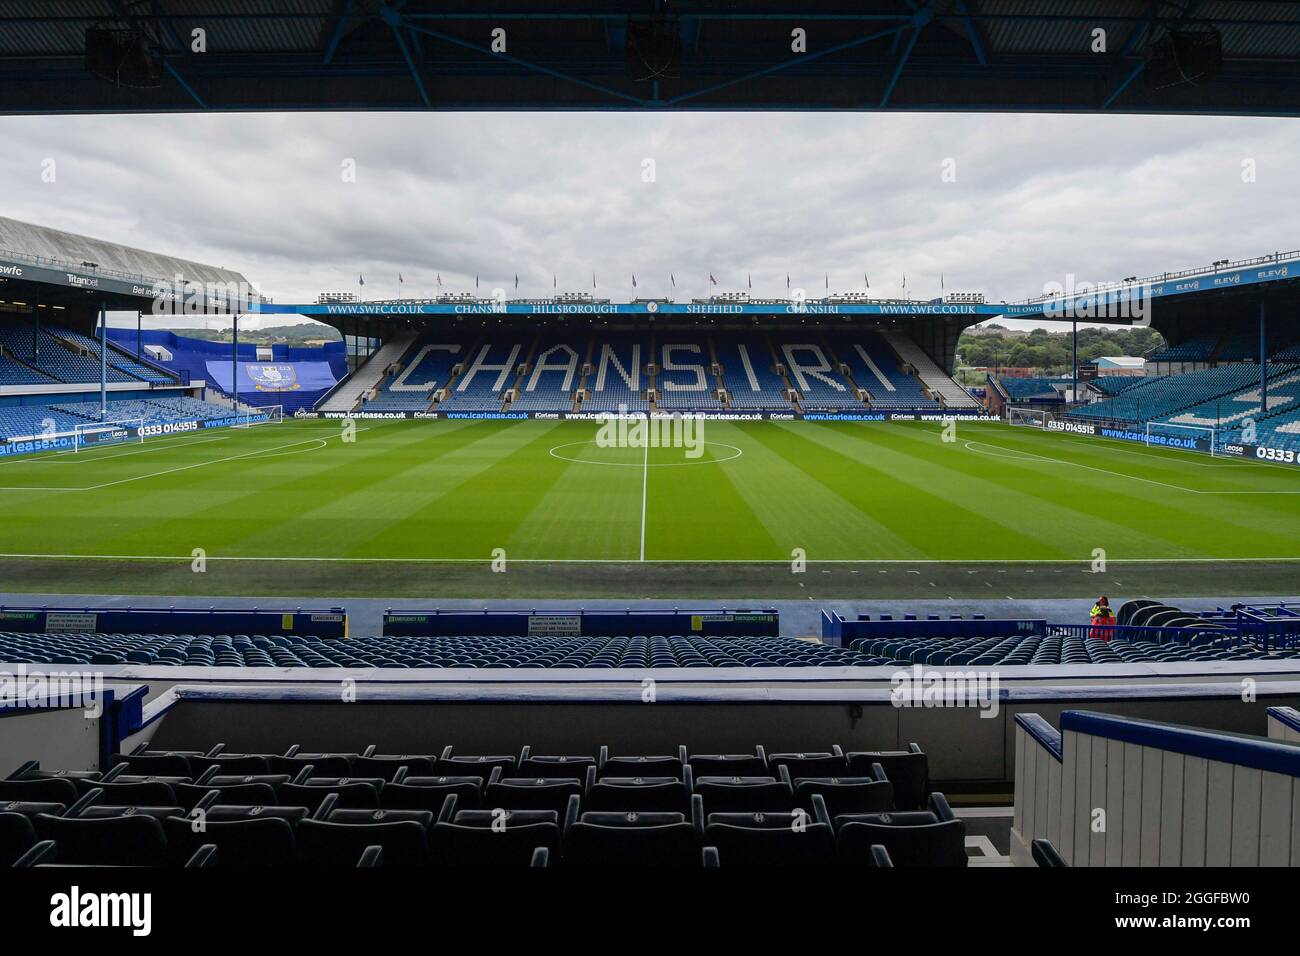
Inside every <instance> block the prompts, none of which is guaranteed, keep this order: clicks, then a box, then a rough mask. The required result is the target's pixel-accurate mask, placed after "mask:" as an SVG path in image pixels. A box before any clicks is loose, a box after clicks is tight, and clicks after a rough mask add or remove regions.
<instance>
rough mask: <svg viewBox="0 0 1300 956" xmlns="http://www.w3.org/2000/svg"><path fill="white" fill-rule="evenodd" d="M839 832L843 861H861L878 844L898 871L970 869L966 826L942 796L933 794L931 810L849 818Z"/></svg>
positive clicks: (839, 820) (837, 822)
mask: <svg viewBox="0 0 1300 956" xmlns="http://www.w3.org/2000/svg"><path fill="white" fill-rule="evenodd" d="M835 830H836V843H837V848H838V853H839V856H840V857H841V859H847V858H853V857H857V858H861V857H863V856H865V855H866V854H867V853H868V852H869V851H870V848H871V847H872V846H874V845H877V844H878V845H880V846H883V847H884V848H885V849H886V850H887V851H888V852H889V857H890V859H891V860H893V862H894V866H896V867H920V866H954V867H962V866H966V865H967V856H966V824H965V822H964V821H962V820H959V819H957V818H956V817H955V816H954V815H953V812H952V810H951V809H950V808H949V807H948V801H947V800H945V799H944V797H943V794H940V793H932V794H930V809H929V810H912V811H900V812H897V813H854V814H845V815H842V816H839V817H836V819H835Z"/></svg>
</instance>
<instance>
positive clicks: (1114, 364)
mask: <svg viewBox="0 0 1300 956" xmlns="http://www.w3.org/2000/svg"><path fill="white" fill-rule="evenodd" d="M1096 365H1097V374H1098V375H1145V374H1146V373H1147V360H1146V359H1144V358H1142V357H1141V356H1139V355H1106V356H1102V357H1101V358H1099V359H1097V360H1096Z"/></svg>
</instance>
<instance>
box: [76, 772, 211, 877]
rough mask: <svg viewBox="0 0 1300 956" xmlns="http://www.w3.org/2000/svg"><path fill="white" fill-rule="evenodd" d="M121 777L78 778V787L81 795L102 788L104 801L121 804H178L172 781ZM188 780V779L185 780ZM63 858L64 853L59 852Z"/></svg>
mask: <svg viewBox="0 0 1300 956" xmlns="http://www.w3.org/2000/svg"><path fill="white" fill-rule="evenodd" d="M120 779H121V778H114V779H113V780H112V781H110V782H108V783H105V782H103V781H101V780H78V781H77V789H78V790H79V791H81V795H82V796H85V795H86V794H87V793H89V792H90V791H92V790H96V789H102V790H103V791H104V794H103V796H102V797H101V798H100V799H101V801H102V802H104V803H113V804H117V805H119V806H132V805H134V806H155V807H159V806H174V805H175V804H176V793H175V791H173V790H172V785H171V783H167V782H164V781H162V780H148V779H146V780H139V781H134V782H118V781H119V780H120ZM184 782H188V780H186V781H184ZM59 856H60V858H62V856H63V854H62V853H60V854H59Z"/></svg>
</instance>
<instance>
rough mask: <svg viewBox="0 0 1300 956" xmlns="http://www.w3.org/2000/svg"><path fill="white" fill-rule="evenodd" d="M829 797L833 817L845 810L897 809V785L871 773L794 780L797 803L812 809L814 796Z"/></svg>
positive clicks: (882, 810) (829, 812)
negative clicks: (895, 791) (867, 775)
mask: <svg viewBox="0 0 1300 956" xmlns="http://www.w3.org/2000/svg"><path fill="white" fill-rule="evenodd" d="M813 794H818V795H820V796H821V798H822V799H823V800H824V801H826V812H827V814H829V815H830V817H831V818H832V819H834V818H835V817H837V816H839V815H840V814H844V813H882V812H885V811H889V810H893V809H894V785H893V784H891V783H890V782H889V781H888V780H886V779H884V774H883V773H881V774H880V776H879V778H877V777H876V776H870V777H801V778H800V779H798V780H796V781H795V782H794V797H795V803H796V804H797V805H798V806H800V807H803V808H804V809H805V810H807V811H808V812H810V813H811V812H812V809H813V805H812V796H813Z"/></svg>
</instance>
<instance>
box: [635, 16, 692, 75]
mask: <svg viewBox="0 0 1300 956" xmlns="http://www.w3.org/2000/svg"><path fill="white" fill-rule="evenodd" d="M681 61H682V29H681V25H680V24H679V23H678V21H677V20H676V19H675V18H673V17H664V16H653V17H649V18H635V17H634V18H629V19H628V24H627V72H628V76H630V77H631V78H632V79H633V80H635V81H637V82H647V81H649V80H658V79H676V78H677V77H678V76H679V75H680V68H681Z"/></svg>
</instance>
